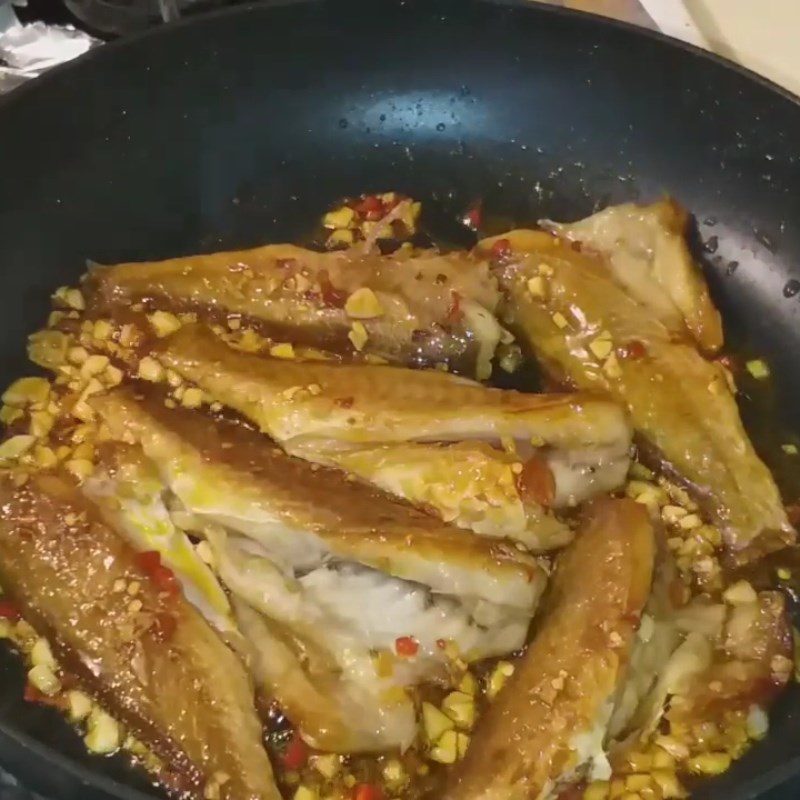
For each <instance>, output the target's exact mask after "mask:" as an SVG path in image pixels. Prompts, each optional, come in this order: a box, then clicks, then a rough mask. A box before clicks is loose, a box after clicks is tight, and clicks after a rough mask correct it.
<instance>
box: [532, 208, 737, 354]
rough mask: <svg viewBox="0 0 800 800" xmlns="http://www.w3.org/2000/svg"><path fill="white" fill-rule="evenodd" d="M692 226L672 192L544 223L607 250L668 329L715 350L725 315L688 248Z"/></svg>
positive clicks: (618, 272) (617, 270)
mask: <svg viewBox="0 0 800 800" xmlns="http://www.w3.org/2000/svg"><path fill="white" fill-rule="evenodd" d="M688 226H689V214H688V213H687V212H686V210H685V209H684V208H683V207H682V206H681V205H680V204H679V203H677V202H676V201H675V200H673V199H672V198H668V197H667V198H663V199H661V200H659V201H658V202H656V203H651V204H650V205H644V206H642V205H637V204H635V203H622V204H620V205H614V206H609V207H608V208H606V209H604V210H602V211H599V212H597V213H596V214H593V215H592V216H590V217H587V218H586V219H582V220H578V221H577V222H573V223H561V224H558V223H547V225H546V227H547V229H548V230H551V231H553V232H555V233H557V234H558V235H559V236H561V237H564V238H566V239H569V240H570V241H574V242H579V243H580V245H581V248H582V249H585V250H590V251H596V252H598V253H600V254H601V255H604V256H605V257H606V258H607V259H608V262H609V265H610V266H611V270H612V272H613V273H614V277H615V278H616V279H618V280H619V282H620V283H622V284H623V285H624V286H626V288H627V289H628V290H629V291H630V293H631V294H632V295H633V296H634V297H636V298H637V299H638V300H639V301H640V302H642V303H643V304H644V305H649V306H650V307H651V308H652V309H653V311H654V312H655V313H656V314H657V315H658V316H659V318H660V319H661V320H662V321H663V322H664V324H665V325H666V326H667V327H668V328H670V330H672V331H674V332H676V333H678V334H679V335H680V334H681V333H682V332H685V331H688V332H689V334H690V335H691V336H692V337H693V338H694V339H695V341H696V342H697V344H698V346H699V348H700V349H701V350H702V351H703V352H704V353H715V352H716V351H717V350H719V348H720V347H722V344H723V331H722V317H721V315H720V313H719V311H717V309H716V308H715V307H714V303H713V302H712V300H711V296H710V294H709V292H708V287H707V286H706V282H705V279H704V278H703V274H702V272H701V270H700V269H699V267H698V265H697V264H696V263H695V261H694V259H693V257H692V254H691V252H690V251H689V247H688V245H687V242H686V233H687V228H688ZM642 268H644V270H646V272H647V275H644V274H642ZM632 272H633V273H636V274H631V273H632Z"/></svg>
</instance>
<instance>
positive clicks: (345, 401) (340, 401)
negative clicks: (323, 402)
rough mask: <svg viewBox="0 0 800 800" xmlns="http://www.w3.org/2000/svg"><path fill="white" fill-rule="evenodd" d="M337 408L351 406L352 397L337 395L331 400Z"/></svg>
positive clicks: (353, 401)
mask: <svg viewBox="0 0 800 800" xmlns="http://www.w3.org/2000/svg"><path fill="white" fill-rule="evenodd" d="M333 402H334V403H335V404H336V405H337V406H339V408H352V407H353V403H355V398H354V397H338V398H336V400H334V401H333Z"/></svg>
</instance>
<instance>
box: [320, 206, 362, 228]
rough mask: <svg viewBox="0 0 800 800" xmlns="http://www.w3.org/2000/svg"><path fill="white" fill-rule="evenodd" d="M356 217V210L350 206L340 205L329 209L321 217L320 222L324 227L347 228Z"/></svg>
mask: <svg viewBox="0 0 800 800" xmlns="http://www.w3.org/2000/svg"><path fill="white" fill-rule="evenodd" d="M355 217H356V212H355V211H353V209H352V208H350V206H341V207H340V208H337V209H335V210H334V211H329V212H328V213H327V214H326V215H325V216H324V217H323V218H322V224H323V225H324V226H325V227H326V228H331V229H333V228H349V227H350V225H351V224H352V223H353V221H354V220H355Z"/></svg>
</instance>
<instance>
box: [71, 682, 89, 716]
mask: <svg viewBox="0 0 800 800" xmlns="http://www.w3.org/2000/svg"><path fill="white" fill-rule="evenodd" d="M67 701H68V702H69V718H70V721H71V722H81V721H82V720H84V719H86V717H88V716H89V714H90V713H91V711H92V699H91V698H90V697H89V696H88V695H86V694H84V693H83V692H79V691H78V690H77V689H73V690H72V691H69V692H67Z"/></svg>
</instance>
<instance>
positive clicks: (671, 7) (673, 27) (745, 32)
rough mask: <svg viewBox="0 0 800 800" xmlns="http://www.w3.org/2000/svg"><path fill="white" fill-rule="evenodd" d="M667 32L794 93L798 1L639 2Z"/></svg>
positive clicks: (799, 78) (799, 54)
mask: <svg viewBox="0 0 800 800" xmlns="http://www.w3.org/2000/svg"><path fill="white" fill-rule="evenodd" d="M639 2H640V3H641V5H642V6H643V7H644V8H645V9H646V10H647V12H648V13H649V14H650V16H651V17H652V18H653V20H654V21H655V23H656V24H657V25H658V27H659V28H660V29H661V30H662V31H664V33H666V34H668V35H670V36H676V37H678V38H680V39H683V40H684V41H687V42H692V43H693V44H698V45H700V46H701V47H707V48H708V49H710V50H713V51H714V52H716V53H718V54H719V55H721V56H725V57H726V58H730V59H731V60H733V61H738V62H739V63H740V64H743V65H744V66H746V67H749V68H750V69H752V70H754V71H755V72H758V73H760V74H762V75H765V76H766V77H767V78H770V79H771V80H773V81H775V82H776V83H779V84H781V85H782V86H785V87H786V88H787V89H789V90H791V91H793V92H794V93H795V94H798V95H800V0H639Z"/></svg>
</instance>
